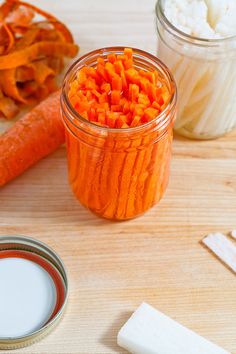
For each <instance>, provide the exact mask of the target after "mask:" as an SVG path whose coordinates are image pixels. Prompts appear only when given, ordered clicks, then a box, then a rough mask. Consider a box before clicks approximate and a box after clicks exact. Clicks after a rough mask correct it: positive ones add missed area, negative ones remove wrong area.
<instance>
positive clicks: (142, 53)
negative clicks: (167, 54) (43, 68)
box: [61, 46, 177, 133]
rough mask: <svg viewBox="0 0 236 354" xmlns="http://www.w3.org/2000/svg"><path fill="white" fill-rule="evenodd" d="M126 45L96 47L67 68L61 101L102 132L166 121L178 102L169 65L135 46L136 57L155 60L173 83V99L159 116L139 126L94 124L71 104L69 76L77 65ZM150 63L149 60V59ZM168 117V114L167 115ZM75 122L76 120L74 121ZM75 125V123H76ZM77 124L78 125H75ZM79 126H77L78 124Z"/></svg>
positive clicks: (115, 131)
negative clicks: (68, 91)
mask: <svg viewBox="0 0 236 354" xmlns="http://www.w3.org/2000/svg"><path fill="white" fill-rule="evenodd" d="M124 48H125V46H114V47H104V48H100V49H96V50H93V51H91V52H89V53H87V54H84V55H83V56H82V57H80V58H79V59H77V60H76V61H75V62H74V63H73V64H72V65H71V66H70V67H69V69H68V70H67V72H66V74H65V76H64V80H63V85H62V93H61V102H62V103H64V104H65V106H66V108H67V109H68V110H69V112H70V113H71V114H72V115H73V116H74V117H75V118H77V119H78V120H79V121H81V122H83V123H86V124H87V125H88V126H90V127H91V128H93V129H97V130H98V131H101V132H106V133H130V132H132V133H135V132H139V131H142V130H145V129H147V128H149V127H151V126H152V125H153V123H156V124H159V123H163V124H164V123H165V122H166V119H165V116H166V112H167V111H168V110H169V112H171V111H172V110H173V109H174V108H175V106H176V103H177V85H176V82H175V79H174V76H173V75H172V73H171V72H170V70H169V69H168V67H167V66H166V65H165V64H164V63H163V62H162V61H161V60H160V59H158V58H157V57H155V56H154V55H152V54H150V53H148V52H146V51H144V50H141V49H137V48H133V47H129V48H131V49H132V50H133V53H134V57H135V54H136V55H139V56H142V57H147V58H148V59H150V60H151V61H152V62H154V63H155V64H156V65H157V66H158V68H160V69H161V72H162V73H164V74H165V76H166V78H167V79H168V83H169V84H170V85H171V87H172V90H173V92H172V93H171V95H172V96H171V99H170V101H169V103H168V104H167V106H166V107H165V108H164V110H163V111H162V112H161V113H160V114H158V115H157V117H156V118H155V119H153V120H151V121H150V122H147V123H144V124H142V125H140V126H137V127H129V128H110V127H108V126H100V125H97V124H94V123H92V122H90V121H89V120H87V119H85V118H84V117H82V116H81V115H80V114H79V113H78V112H77V111H76V110H75V109H74V107H73V106H72V105H71V103H70V101H69V99H68V96H67V90H66V89H67V88H68V83H69V80H67V79H68V77H69V75H72V73H73V71H74V70H75V68H76V66H77V65H78V64H79V63H80V62H82V61H84V60H85V59H87V58H89V57H92V56H93V55H96V54H98V55H99V54H100V55H104V56H105V55H107V54H109V53H111V52H123V51H124ZM147 63H148V61H147ZM167 118H168V115H167ZM168 120H169V119H167V122H168ZM72 123H73V124H74V122H72ZM74 125H75V124H74ZM75 126H76V125H75ZM76 127H77V126H76Z"/></svg>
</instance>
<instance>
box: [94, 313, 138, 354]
mask: <svg viewBox="0 0 236 354" xmlns="http://www.w3.org/2000/svg"><path fill="white" fill-rule="evenodd" d="M131 315H132V312H123V313H122V314H121V315H120V316H119V317H118V318H117V319H116V320H115V321H114V322H113V323H112V325H111V326H110V328H109V329H108V330H107V331H106V332H105V333H104V335H103V337H102V338H101V341H100V342H101V343H102V344H103V345H105V346H106V347H108V348H109V349H112V350H113V351H114V352H115V353H119V354H125V353H128V352H127V351H126V350H124V349H122V348H120V347H119V346H118V345H117V334H118V332H119V330H120V329H121V327H122V326H123V325H124V324H125V322H127V321H128V319H129V318H130V316H131Z"/></svg>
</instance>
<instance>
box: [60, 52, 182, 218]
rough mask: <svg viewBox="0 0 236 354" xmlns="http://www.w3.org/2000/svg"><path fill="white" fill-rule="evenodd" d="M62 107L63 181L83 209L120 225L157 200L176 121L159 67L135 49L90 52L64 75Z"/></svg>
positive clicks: (169, 87)
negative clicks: (65, 174)
mask: <svg viewBox="0 0 236 354" xmlns="http://www.w3.org/2000/svg"><path fill="white" fill-rule="evenodd" d="M61 107H62V116H63V121H64V123H65V126H66V142H67V157H68V169H69V180H70V184H71V186H72V190H73V192H74V194H75V195H76V197H77V198H78V199H79V201H80V202H81V203H82V204H83V205H84V206H85V207H86V208H88V209H89V210H91V211H92V212H94V213H95V214H97V215H99V216H101V217H104V218H107V219H111V220H125V219H129V218H133V217H136V216H138V215H140V214H143V213H144V212H145V211H146V210H148V209H149V208H151V207H152V206H153V205H155V204H156V203H157V202H158V201H159V200H160V199H161V197H162V196H163V193H164V192H165V189H166V187H167V183H168V179H169V164H170V158H171V146H172V128H173V122H174V118H175V113H176V86H175V83H174V80H173V77H172V75H171V74H170V73H169V71H168V69H167V68H166V66H165V65H164V64H162V63H161V62H160V61H159V60H158V59H157V58H156V57H154V56H152V55H151V54H148V53H146V52H143V51H141V50H137V49H131V48H125V49H124V48H121V47H113V48H104V49H99V50H95V51H93V52H91V53H89V54H87V55H85V56H83V57H82V58H80V59H79V60H78V61H77V62H75V63H74V64H73V65H72V67H71V68H70V69H69V71H68V72H67V74H66V77H65V80H64V84H63V89H62V96H61Z"/></svg>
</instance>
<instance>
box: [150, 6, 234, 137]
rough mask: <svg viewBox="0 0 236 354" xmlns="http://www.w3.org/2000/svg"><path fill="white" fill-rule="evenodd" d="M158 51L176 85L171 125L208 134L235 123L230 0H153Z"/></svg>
mask: <svg viewBox="0 0 236 354" xmlns="http://www.w3.org/2000/svg"><path fill="white" fill-rule="evenodd" d="M156 15H157V30H158V36H159V41H158V57H159V58H160V59H161V60H162V61H164V62H165V63H166V65H167V66H169V68H170V70H171V71H172V73H173V75H174V77H175V79H176V82H177V86H178V97H179V112H178V116H177V119H176V122H175V130H176V131H177V132H178V133H180V134H181V135H184V136H187V137H189V138H197V139H213V138H217V137H219V136H221V135H224V134H225V133H227V132H229V131H231V130H233V129H234V128H235V127H236V0H159V1H158V2H157V5H156Z"/></svg>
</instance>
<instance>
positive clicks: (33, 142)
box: [0, 90, 65, 186]
mask: <svg viewBox="0 0 236 354" xmlns="http://www.w3.org/2000/svg"><path fill="white" fill-rule="evenodd" d="M60 93H61V91H60V90H59V91H57V92H55V93H53V94H52V95H51V96H49V97H48V98H47V99H46V100H44V101H43V102H41V103H40V104H39V105H38V106H36V107H35V108H34V109H33V110H32V111H30V112H29V113H27V114H26V115H25V116H24V117H22V118H21V119H19V120H18V122H16V123H15V124H14V125H13V126H12V127H11V128H10V129H9V130H8V131H6V133H4V134H3V135H1V136H0V186H3V185H4V184H6V183H7V182H9V181H10V180H12V179H13V178H15V177H16V176H18V175H20V174H21V173H22V172H24V171H25V170H26V169H27V168H29V167H30V166H32V165H33V164H35V163H36V162H37V161H38V160H40V159H42V158H43V157H45V156H47V155H49V154H50V153H51V152H53V151H54V150H56V149H57V148H58V147H59V146H60V145H61V144H63V143H64V141H65V135H64V126H63V123H62V122H61V118H60Z"/></svg>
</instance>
